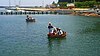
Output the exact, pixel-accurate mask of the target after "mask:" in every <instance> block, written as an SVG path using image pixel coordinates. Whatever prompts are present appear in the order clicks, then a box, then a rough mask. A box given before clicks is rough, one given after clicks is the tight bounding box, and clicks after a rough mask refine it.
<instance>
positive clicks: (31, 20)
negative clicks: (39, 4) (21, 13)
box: [26, 19, 35, 22]
mask: <svg viewBox="0 0 100 56" xmlns="http://www.w3.org/2000/svg"><path fill="white" fill-rule="evenodd" d="M26 22H35V19H26Z"/></svg>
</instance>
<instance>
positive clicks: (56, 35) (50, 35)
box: [47, 32, 66, 38]
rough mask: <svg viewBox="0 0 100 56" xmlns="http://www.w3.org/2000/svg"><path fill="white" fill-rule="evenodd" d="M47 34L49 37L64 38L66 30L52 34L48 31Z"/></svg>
mask: <svg viewBox="0 0 100 56" xmlns="http://www.w3.org/2000/svg"><path fill="white" fill-rule="evenodd" d="M47 35H48V37H49V38H64V37H65V36H66V32H63V34H61V35H58V34H53V33H48V34H47Z"/></svg>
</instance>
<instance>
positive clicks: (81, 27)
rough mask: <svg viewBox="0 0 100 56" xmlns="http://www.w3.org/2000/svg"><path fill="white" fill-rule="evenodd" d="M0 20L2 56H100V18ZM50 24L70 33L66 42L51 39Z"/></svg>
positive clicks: (7, 17)
mask: <svg viewBox="0 0 100 56" xmlns="http://www.w3.org/2000/svg"><path fill="white" fill-rule="evenodd" d="M32 17H34V18H36V20H37V21H36V22H33V23H31V22H30V23H27V22H26V21H25V19H26V16H25V15H3V16H0V56H100V53H99V52H100V43H99V42H100V17H85V16H72V15H32ZM48 22H52V24H53V25H54V26H56V27H60V28H61V29H62V30H64V31H66V32H67V33H68V35H67V36H66V38H64V39H48V38H47V33H48V29H47V25H48Z"/></svg>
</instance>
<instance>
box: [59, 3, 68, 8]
mask: <svg viewBox="0 0 100 56" xmlns="http://www.w3.org/2000/svg"><path fill="white" fill-rule="evenodd" d="M58 4H59V8H67V2H59V3H58Z"/></svg>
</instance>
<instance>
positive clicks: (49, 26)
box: [48, 22, 53, 33]
mask: <svg viewBox="0 0 100 56" xmlns="http://www.w3.org/2000/svg"><path fill="white" fill-rule="evenodd" d="M48 29H49V33H53V30H52V29H53V26H52V24H51V22H49V25H48Z"/></svg>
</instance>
